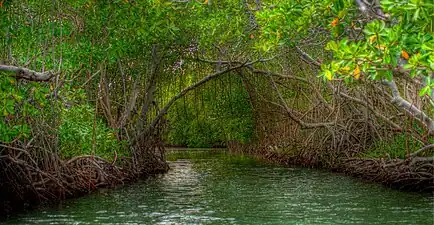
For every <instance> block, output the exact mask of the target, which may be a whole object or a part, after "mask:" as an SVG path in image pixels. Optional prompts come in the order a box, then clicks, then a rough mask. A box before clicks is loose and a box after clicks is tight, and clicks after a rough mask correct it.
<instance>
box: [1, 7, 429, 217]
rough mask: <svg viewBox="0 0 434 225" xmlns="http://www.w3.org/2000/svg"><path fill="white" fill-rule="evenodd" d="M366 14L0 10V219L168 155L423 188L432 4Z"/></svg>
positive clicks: (158, 167) (155, 164)
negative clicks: (197, 152)
mask: <svg viewBox="0 0 434 225" xmlns="http://www.w3.org/2000/svg"><path fill="white" fill-rule="evenodd" d="M364 2H365V1H354V0H327V1H323V0H313V1H307V0H305V1H295V0H287V1H277V0H262V1H250V0H248V1H240V0H222V1H211V0H209V1H204V2H200V1H162V0H136V1H123V0H113V1H93V0H78V1H75V0H74V1H72V0H67V1H60V0H53V1H40V0H28V1H18V0H6V1H0V31H1V32H0V45H1V49H0V84H1V86H0V103H1V104H0V168H2V169H0V193H1V194H2V195H1V198H0V200H1V201H0V206H3V207H0V208H3V209H5V210H3V212H5V211H7V212H9V211H13V209H10V208H14V207H15V206H14V207H11V206H10V202H14V201H16V202H17V203H16V204H18V205H19V204H20V202H21V203H22V201H23V199H27V196H31V197H32V198H31V199H30V200H29V201H31V202H32V203H38V202H43V201H55V200H61V199H64V198H66V197H73V196H75V195H76V194H77V193H85V192H89V191H91V190H92V189H95V188H97V187H101V186H108V187H111V186H115V185H119V184H122V183H125V182H130V181H133V180H135V179H137V178H138V177H143V176H144V177H146V176H148V175H150V174H152V173H159V172H164V171H166V170H167V165H166V162H165V154H164V148H163V146H164V145H165V144H166V145H176V146H188V147H213V146H224V145H226V144H227V143H232V142H237V143H241V144H243V145H248V146H250V147H255V148H257V152H256V153H258V154H262V155H263V156H265V157H268V156H269V155H271V156H273V157H274V158H276V159H277V160H285V157H280V156H281V155H282V154H286V155H293V156H296V159H294V158H291V159H294V161H293V162H294V163H297V164H299V165H306V166H312V165H321V166H322V167H326V168H334V167H336V166H345V168H350V169H351V170H353V172H354V171H356V172H354V174H357V175H363V174H365V175H364V176H367V177H368V178H369V177H370V176H374V175H373V174H375V173H377V172H378V173H380V174H381V176H380V178H381V179H383V178H384V179H385V180H386V181H387V182H392V183H393V182H394V181H396V180H399V181H400V182H401V183H402V184H404V185H409V184H413V183H417V182H419V183H421V184H424V185H425V184H429V181H431V180H433V176H432V173H430V172H431V171H432V168H433V167H432V165H433V163H434V158H433V157H432V149H434V143H433V139H432V138H433V135H434V119H433V118H434V100H433V98H434V92H433V88H434V82H433V81H434V77H433V71H434V37H433V31H434V26H433V24H434V22H433V17H432V15H433V12H434V5H433V4H432V3H431V2H430V1H424V0H420V1H398V0H388V1H381V2H380V1H373V2H372V4H366V3H364ZM246 149H249V151H251V148H246ZM252 151H253V150H252ZM277 156H279V157H277ZM379 157H380V158H379ZM342 162H346V163H344V164H343V163H342ZM383 166H384V167H383ZM372 168H374V169H372ZM385 168H387V169H385ZM394 169H396V170H394ZM414 169H416V170H414ZM348 170H349V169H348ZM414 171H416V172H414ZM366 174H367V175H366ZM377 178H378V176H376V177H375V179H377ZM380 178H378V179H380ZM415 180H416V181H415ZM376 181H379V180H376ZM416 186H417V185H416ZM418 187H420V188H426V187H423V185H419V186H418ZM21 205H23V204H21Z"/></svg>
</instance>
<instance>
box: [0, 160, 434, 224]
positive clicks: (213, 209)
mask: <svg viewBox="0 0 434 225" xmlns="http://www.w3.org/2000/svg"><path fill="white" fill-rule="evenodd" d="M213 154H218V153H213ZM217 156H218V155H217ZM170 166H171V168H172V169H171V170H170V171H169V172H168V173H167V174H165V175H164V176H159V177H158V178H156V179H150V180H147V181H145V182H140V183H137V184H133V185H129V186H126V187H124V188H120V189H116V190H112V191H109V192H107V193H104V194H95V195H90V196H87V197H84V198H79V199H74V200H69V201H66V202H65V203H63V204H62V207H61V208H58V209H50V210H45V211H44V212H34V213H29V214H26V215H23V216H21V217H17V218H15V219H12V220H10V221H7V223H10V224H381V225H383V224H393V225H395V224H418V225H419V224H420V225H423V224H429V225H432V224H434V221H433V220H434V218H433V213H434V211H433V210H434V208H433V207H434V203H433V199H434V198H433V197H432V196H426V195H422V194H416V193H406V192H399V191H396V190H391V189H388V188H385V187H383V186H381V185H376V184H367V183H365V182H360V181H357V180H355V179H351V178H348V177H343V176H338V175H335V174H331V173H328V172H325V171H318V170H310V169H297V168H283V167H278V166H267V165H261V164H237V163H234V162H233V160H231V158H230V157H228V156H225V157H216V158H210V157H207V159H206V160H180V161H176V162H172V163H170Z"/></svg>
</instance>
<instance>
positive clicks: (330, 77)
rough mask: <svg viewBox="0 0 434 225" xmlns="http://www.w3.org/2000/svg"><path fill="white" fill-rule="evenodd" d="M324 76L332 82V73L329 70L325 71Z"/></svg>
mask: <svg viewBox="0 0 434 225" xmlns="http://www.w3.org/2000/svg"><path fill="white" fill-rule="evenodd" d="M325 76H326V78H327V79H328V80H332V79H333V75H332V72H331V71H330V70H327V71H326V72H325Z"/></svg>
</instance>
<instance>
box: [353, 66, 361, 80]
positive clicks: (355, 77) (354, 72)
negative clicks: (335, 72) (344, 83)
mask: <svg viewBox="0 0 434 225" xmlns="http://www.w3.org/2000/svg"><path fill="white" fill-rule="evenodd" d="M360 73H361V72H360V67H359V65H357V66H356V68H355V69H354V71H353V76H354V79H356V80H358V79H359V78H360Z"/></svg>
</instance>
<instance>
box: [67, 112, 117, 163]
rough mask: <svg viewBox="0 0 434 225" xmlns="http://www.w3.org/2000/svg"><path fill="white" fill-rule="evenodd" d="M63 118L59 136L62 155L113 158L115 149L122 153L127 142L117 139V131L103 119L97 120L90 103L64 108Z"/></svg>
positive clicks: (68, 156)
mask: <svg viewBox="0 0 434 225" xmlns="http://www.w3.org/2000/svg"><path fill="white" fill-rule="evenodd" d="M61 119H62V123H61V125H60V127H59V137H60V153H61V155H62V157H65V158H70V157H73V156H77V155H83V154H86V155H91V154H95V155H98V156H102V157H104V158H107V159H112V158H113V152H114V151H117V152H118V153H119V155H122V154H121V153H122V152H123V148H124V147H125V146H123V145H124V144H125V143H122V142H119V141H118V140H117V138H116V131H115V130H113V129H110V128H108V127H107V125H106V123H105V122H104V121H103V120H101V119H100V118H96V121H95V110H94V108H92V107H91V106H90V105H86V104H84V105H77V106H72V107H71V108H64V109H62V115H61ZM94 140H95V141H94ZM94 145H95V146H94ZM94 147H95V148H94ZM93 150H95V151H93Z"/></svg>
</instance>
